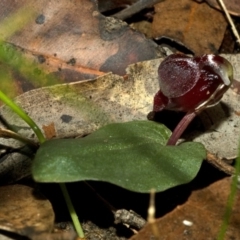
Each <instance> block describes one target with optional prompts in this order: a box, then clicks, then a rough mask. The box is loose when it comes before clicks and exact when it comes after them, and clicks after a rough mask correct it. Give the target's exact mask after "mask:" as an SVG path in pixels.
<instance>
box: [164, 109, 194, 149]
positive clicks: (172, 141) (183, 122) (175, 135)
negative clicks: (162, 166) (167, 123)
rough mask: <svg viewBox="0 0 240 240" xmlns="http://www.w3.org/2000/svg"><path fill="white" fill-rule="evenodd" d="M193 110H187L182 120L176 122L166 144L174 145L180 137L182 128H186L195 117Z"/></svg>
mask: <svg viewBox="0 0 240 240" xmlns="http://www.w3.org/2000/svg"><path fill="white" fill-rule="evenodd" d="M196 115H197V114H196V113H195V112H187V113H186V115H185V116H184V117H183V118H182V120H181V121H180V122H179V123H178V125H177V126H176V128H175V129H174V131H173V133H172V135H171V137H170V138H169V140H168V142H167V145H176V143H177V141H178V139H179V138H180V137H181V135H182V133H183V132H184V130H185V129H186V128H187V126H188V125H189V123H190V122H191V121H192V120H193V119H194V118H195V117H196Z"/></svg>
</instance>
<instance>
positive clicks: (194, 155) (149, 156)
mask: <svg viewBox="0 0 240 240" xmlns="http://www.w3.org/2000/svg"><path fill="white" fill-rule="evenodd" d="M170 134H171V133H170V131H169V130H168V129H167V128H166V127H165V126H164V125H162V124H158V123H155V122H151V121H132V122H127V123H114V124H110V125H107V126H105V127H102V128H101V129H99V130H97V131H96V132H94V133H92V134H91V135H88V136H87V137H85V138H78V139H55V140H49V141H47V142H45V143H43V144H42V145H41V146H40V148H39V150H38V152H37V154H36V156H35V159H34V161H33V177H34V179H35V180H36V181H39V182H73V181H80V180H99V181H106V182H110V183H113V184H116V185H118V186H121V187H123V188H126V189H129V190H132V191H137V192H149V191H150V189H152V188H154V189H156V191H164V190H166V189H168V188H171V187H174V186H176V185H180V184H183V183H187V182H189V181H191V180H192V179H193V178H194V177H195V176H196V174H197V172H198V171H199V168H200V166H201V163H202V160H203V159H204V157H205V156H206V151H205V148H204V146H203V145H202V144H200V143H193V142H189V143H183V144H181V145H180V146H165V144H166V142H167V140H168V138H169V136H170Z"/></svg>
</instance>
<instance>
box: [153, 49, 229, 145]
mask: <svg viewBox="0 0 240 240" xmlns="http://www.w3.org/2000/svg"><path fill="white" fill-rule="evenodd" d="M158 74H159V83H160V90H159V91H158V92H157V94H156V95H155V97H154V106H153V111H154V112H158V111H161V110H163V109H168V110H174V111H184V112H187V114H186V116H185V117H184V118H183V120H182V121H184V119H185V121H186V118H187V116H188V123H187V125H188V124H189V122H190V121H191V120H192V119H193V118H194V117H195V116H196V113H197V112H200V111H202V110H203V109H205V108H207V107H211V106H214V105H216V104H217V103H218V102H219V101H220V99H221V98H222V96H223V94H224V93H225V92H226V91H227V89H228V88H229V87H230V85H231V83H232V81H233V68H232V65H231V64H230V62H228V61H227V60H226V59H224V58H223V57H220V56H216V55H212V54H209V55H203V56H201V57H194V58H191V57H188V56H185V55H182V54H172V55H170V56H168V57H167V58H166V59H165V60H164V61H163V62H162V63H161V64H160V66H159V68H158ZM190 116H191V117H190ZM179 124H181V125H182V126H181V132H179V129H178V127H179V126H177V127H176V129H175V130H176V131H178V132H177V135H179V134H180V135H181V134H182V132H183V131H184V130H185V128H186V127H187V125H186V126H185V124H183V123H181V122H180V123H179ZM175 130H174V132H175ZM174 132H173V135H174ZM175 134H176V133H175ZM180 135H179V136H178V137H175V136H172V137H171V138H174V141H171V140H169V142H168V144H171V145H173V144H175V143H176V141H177V139H178V138H179V137H180Z"/></svg>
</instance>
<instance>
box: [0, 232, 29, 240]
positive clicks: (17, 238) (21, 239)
mask: <svg viewBox="0 0 240 240" xmlns="http://www.w3.org/2000/svg"><path fill="white" fill-rule="evenodd" d="M2 235H3V236H4V237H6V239H12V240H30V238H28V237H24V236H21V235H19V234H16V233H12V232H8V231H4V230H0V237H1V236H2ZM4 239H5V238H4Z"/></svg>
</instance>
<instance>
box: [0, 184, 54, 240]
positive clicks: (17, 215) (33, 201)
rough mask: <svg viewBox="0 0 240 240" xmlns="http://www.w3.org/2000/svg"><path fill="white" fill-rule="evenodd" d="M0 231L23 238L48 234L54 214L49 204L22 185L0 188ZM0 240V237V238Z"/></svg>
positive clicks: (37, 193) (32, 190)
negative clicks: (12, 233)
mask: <svg viewBox="0 0 240 240" xmlns="http://www.w3.org/2000/svg"><path fill="white" fill-rule="evenodd" d="M0 209H1V211H0V229H1V230H5V231H9V232H14V233H17V234H20V235H23V236H28V237H30V238H31V236H33V235H35V234H41V233H50V232H51V231H52V230H53V224H54V212H53V209H52V205H51V204H50V202H49V201H48V200H47V199H45V197H44V196H42V195H41V194H40V193H39V192H37V191H35V190H34V189H33V188H30V187H28V186H24V185H9V186H2V187H0ZM0 238H1V236H0Z"/></svg>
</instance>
